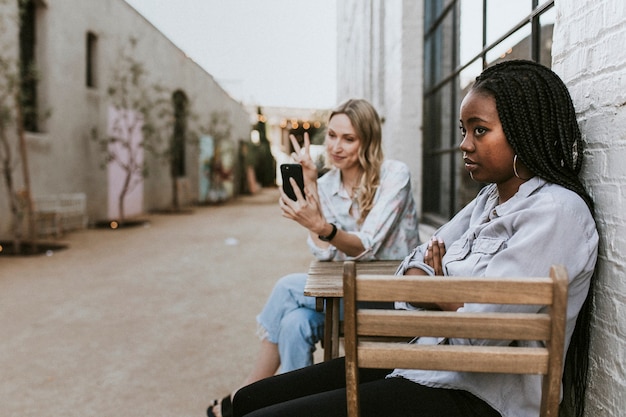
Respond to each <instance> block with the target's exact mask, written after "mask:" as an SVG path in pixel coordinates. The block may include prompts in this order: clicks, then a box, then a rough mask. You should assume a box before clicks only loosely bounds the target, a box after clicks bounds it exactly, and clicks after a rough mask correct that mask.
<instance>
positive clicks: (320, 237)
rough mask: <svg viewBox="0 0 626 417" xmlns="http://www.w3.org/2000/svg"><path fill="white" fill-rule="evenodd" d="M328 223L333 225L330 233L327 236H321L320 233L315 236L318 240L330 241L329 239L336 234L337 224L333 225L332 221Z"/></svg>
mask: <svg viewBox="0 0 626 417" xmlns="http://www.w3.org/2000/svg"><path fill="white" fill-rule="evenodd" d="M329 224H330V225H331V226H332V227H333V230H332V232H330V234H329V235H328V236H322V235H318V236H317V237H318V238H319V239H320V240H322V241H324V242H330V241H331V240H333V238H334V237H335V235H336V234H337V226H335V224H334V223H329Z"/></svg>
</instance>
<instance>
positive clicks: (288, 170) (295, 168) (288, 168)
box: [280, 164, 306, 201]
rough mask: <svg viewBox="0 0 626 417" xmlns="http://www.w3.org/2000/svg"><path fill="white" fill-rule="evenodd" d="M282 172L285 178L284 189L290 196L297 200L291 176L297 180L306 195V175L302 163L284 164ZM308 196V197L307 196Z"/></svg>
mask: <svg viewBox="0 0 626 417" xmlns="http://www.w3.org/2000/svg"><path fill="white" fill-rule="evenodd" d="M280 174H281V176H282V178H283V191H285V194H287V196H288V197H289V198H291V199H292V200H293V201H296V200H297V198H296V193H295V191H294V190H293V187H292V186H291V182H289V178H293V179H295V180H296V184H298V187H299V188H300V191H301V192H302V195H303V196H304V177H303V176H302V165H300V164H282V165H281V166H280ZM305 198H306V197H305Z"/></svg>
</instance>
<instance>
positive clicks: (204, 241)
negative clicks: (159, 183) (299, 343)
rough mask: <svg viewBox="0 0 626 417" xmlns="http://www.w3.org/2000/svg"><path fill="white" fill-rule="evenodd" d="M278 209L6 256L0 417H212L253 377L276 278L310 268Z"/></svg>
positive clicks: (230, 210) (254, 209) (243, 201)
mask: <svg viewBox="0 0 626 417" xmlns="http://www.w3.org/2000/svg"><path fill="white" fill-rule="evenodd" d="M277 201H278V191H277V190H276V189H264V190H263V191H262V192H261V193H260V194H257V195H255V196H247V197H241V198H239V199H238V200H236V201H233V202H230V203H228V204H226V205H222V206H208V207H198V208H194V211H193V213H192V214H176V215H175V214H160V215H150V216H148V217H147V218H148V219H149V225H148V226H145V227H143V226H142V227H135V228H127V229H119V230H102V229H89V230H84V231H78V232H73V233H70V234H68V235H66V236H64V237H63V238H62V239H61V241H62V242H66V243H68V244H69V248H68V249H65V250H61V251H58V252H54V253H52V254H50V256H45V255H43V256H36V257H0V416H2V417H31V416H32V417H35V416H37V417H41V416H58V417H74V416H77V417H78V416H80V417H85V416H98V417H114V416H115V417H119V416H123V417H133V416H141V417H145V416H151V417H158V416H163V417H173V416H177V417H180V416H189V417H191V416H203V415H205V409H206V406H207V404H208V403H209V401H210V400H211V399H213V398H215V397H218V396H220V397H221V396H222V395H224V394H225V393H227V392H229V391H230V390H232V389H233V388H234V387H236V386H238V384H239V383H241V381H242V380H243V378H244V377H245V375H246V374H247V373H248V371H249V370H250V368H251V365H252V359H253V358H254V356H255V355H256V351H257V347H258V342H257V339H256V336H255V330H256V322H255V316H256V314H257V313H258V312H259V310H260V309H261V307H262V306H263V303H264V301H265V299H266V297H267V295H268V294H269V292H270V290H271V288H272V286H273V284H274V282H275V281H276V279H277V278H279V277H280V276H282V275H284V274H286V273H290V272H303V271H306V268H307V265H308V263H309V262H310V260H311V256H310V254H309V252H308V249H307V248H306V244H305V242H304V239H305V235H306V234H305V232H304V231H303V230H302V228H300V227H299V226H298V225H297V224H295V223H293V222H291V221H289V220H287V219H284V218H282V217H281V215H280V210H279V208H278V204H277Z"/></svg>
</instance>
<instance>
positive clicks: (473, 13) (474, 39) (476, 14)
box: [459, 0, 483, 65]
mask: <svg viewBox="0 0 626 417" xmlns="http://www.w3.org/2000/svg"><path fill="white" fill-rule="evenodd" d="M460 9H461V11H460V14H461V16H460V19H459V20H460V25H461V32H460V33H461V36H460V44H461V48H460V49H459V53H460V56H461V65H464V64H465V63H467V62H468V61H469V60H470V59H472V58H474V57H475V56H476V55H478V54H479V53H480V51H482V49H483V0H462V1H461V8H460Z"/></svg>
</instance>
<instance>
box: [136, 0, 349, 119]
mask: <svg viewBox="0 0 626 417" xmlns="http://www.w3.org/2000/svg"><path fill="white" fill-rule="evenodd" d="M126 2H127V3H129V4H130V5H131V6H132V7H134V8H135V9H136V10H137V11H138V12H139V13H141V14H142V15H143V16H144V17H145V18H146V19H147V20H148V21H150V22H151V23H152V24H153V25H154V26H155V27H156V28H157V29H159V30H160V31H161V32H162V33H163V34H164V35H165V36H167V37H168V38H169V39H170V40H171V41H172V42H173V43H174V44H175V45H176V46H178V47H179V48H180V49H181V50H183V51H184V52H185V53H186V54H187V55H188V56H189V57H190V58H191V59H193V60H194V61H195V62H196V63H198V65H200V66H201V67H202V68H204V69H205V70H206V71H207V72H208V73H210V74H211V75H212V76H213V77H214V78H215V80H216V81H217V82H218V83H219V84H220V85H221V86H222V88H224V89H225V90H226V91H227V92H228V93H229V94H230V95H231V96H232V97H234V98H235V99H237V100H239V101H242V102H244V103H245V104H257V105H262V106H278V107H299V108H332V107H334V106H335V104H336V103H335V100H336V95H337V81H336V73H337V68H336V67H337V64H336V62H337V56H336V55H337V52H336V49H337V48H336V43H337V35H336V28H337V22H336V0H126Z"/></svg>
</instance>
